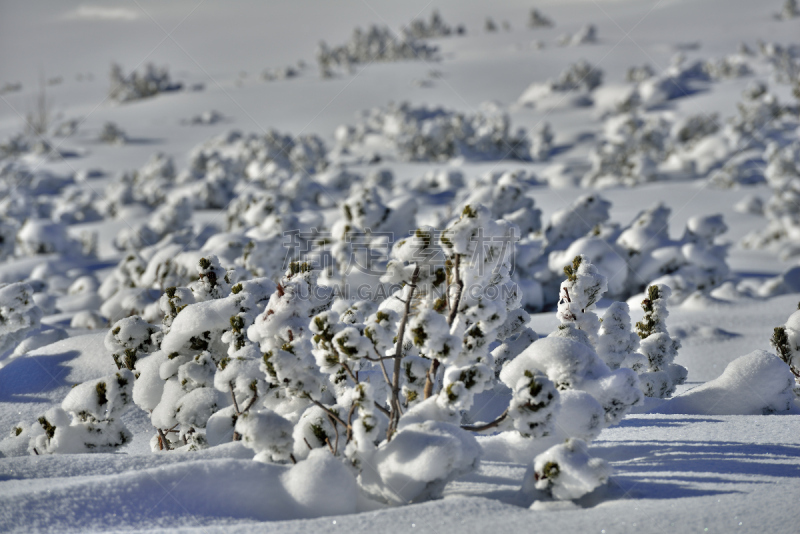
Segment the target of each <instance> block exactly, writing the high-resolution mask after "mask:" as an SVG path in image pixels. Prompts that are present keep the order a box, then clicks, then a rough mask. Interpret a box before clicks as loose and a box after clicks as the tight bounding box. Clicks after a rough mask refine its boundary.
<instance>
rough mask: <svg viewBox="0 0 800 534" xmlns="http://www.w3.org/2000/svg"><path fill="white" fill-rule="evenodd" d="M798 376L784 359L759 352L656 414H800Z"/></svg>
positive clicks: (665, 406) (740, 361) (663, 406)
mask: <svg viewBox="0 0 800 534" xmlns="http://www.w3.org/2000/svg"><path fill="white" fill-rule="evenodd" d="M793 385H794V376H793V375H792V372H791V371H790V370H789V366H787V365H786V364H785V363H784V362H783V361H781V359H780V358H778V357H777V356H775V355H774V354H771V353H769V352H767V351H764V350H756V351H753V352H751V353H750V354H747V355H745V356H740V357H739V358H737V359H735V360H734V361H732V362H731V363H730V364H728V366H727V367H726V368H725V371H724V372H723V373H722V375H720V377H719V378H716V379H715V380H711V381H710V382H706V383H705V384H703V385H702V386H700V387H697V388H695V389H693V390H691V391H689V392H688V393H685V394H684V395H681V396H680V397H676V398H674V399H672V400H670V401H668V402H666V403H664V404H662V405H661V406H659V407H658V408H657V409H656V410H653V412H652V413H663V414H704V415H759V414H765V415H766V414H774V413H781V412H784V413H800V409H798V407H797V406H796V405H795V403H794V394H793V393H792V386H793Z"/></svg>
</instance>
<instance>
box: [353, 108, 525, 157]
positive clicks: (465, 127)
mask: <svg viewBox="0 0 800 534" xmlns="http://www.w3.org/2000/svg"><path fill="white" fill-rule="evenodd" d="M510 129H511V120H510V118H509V116H508V114H506V113H503V112H501V111H500V110H499V109H498V108H497V106H495V105H483V106H482V109H481V111H479V112H478V113H474V114H467V113H460V112H456V111H448V110H445V109H442V108H432V109H431V108H427V107H412V106H411V104H409V103H407V102H404V103H401V104H399V105H394V104H391V105H389V106H388V107H386V108H384V109H378V108H376V109H372V110H370V111H369V112H368V113H367V114H366V116H365V117H364V118H363V120H362V121H361V122H360V123H359V124H358V125H357V126H356V127H355V128H354V129H353V130H352V135H348V136H344V137H340V139H339V142H340V143H344V145H343V146H345V147H346V148H347V149H348V150H349V151H354V150H355V151H359V150H360V149H362V145H364V144H365V141H367V140H369V139H370V138H372V139H373V140H374V139H375V138H377V139H378V140H380V141H383V142H384V143H388V144H389V145H390V146H391V147H392V148H393V149H394V151H396V153H397V155H398V156H399V157H400V158H402V159H404V160H408V161H446V160H449V159H452V158H455V157H459V156H461V157H465V158H468V159H479V160H487V159H489V160H493V159H520V160H529V159H531V148H530V140H529V139H528V138H527V136H526V134H525V132H524V131H523V130H519V131H518V132H516V133H511V131H510Z"/></svg>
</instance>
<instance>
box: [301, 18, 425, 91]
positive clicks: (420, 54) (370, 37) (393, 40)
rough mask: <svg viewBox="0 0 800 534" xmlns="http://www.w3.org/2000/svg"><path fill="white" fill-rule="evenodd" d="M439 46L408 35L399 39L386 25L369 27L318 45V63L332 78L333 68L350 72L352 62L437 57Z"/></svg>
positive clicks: (324, 73)
mask: <svg viewBox="0 0 800 534" xmlns="http://www.w3.org/2000/svg"><path fill="white" fill-rule="evenodd" d="M436 51H437V49H436V47H433V46H430V45H428V44H426V43H425V42H423V41H417V40H415V39H413V38H409V37H408V36H405V38H403V39H400V38H398V37H397V36H396V35H395V34H394V32H392V31H391V30H390V29H389V28H387V27H379V26H375V25H373V26H370V27H369V28H368V29H367V30H366V31H365V30H362V29H361V28H356V29H354V30H353V34H352V36H351V37H350V40H349V41H348V42H347V43H345V44H343V45H339V46H334V47H332V48H331V47H329V46H328V45H327V44H326V43H325V42H324V41H321V42H320V43H319V45H318V46H317V53H316V57H317V64H318V66H319V71H320V75H321V76H322V77H323V78H327V77H330V76H331V75H332V74H333V69H334V68H337V69H343V70H345V71H349V70H350V69H351V67H352V65H355V64H358V63H371V62H380V61H405V60H422V61H427V60H431V59H434V58H435V57H436Z"/></svg>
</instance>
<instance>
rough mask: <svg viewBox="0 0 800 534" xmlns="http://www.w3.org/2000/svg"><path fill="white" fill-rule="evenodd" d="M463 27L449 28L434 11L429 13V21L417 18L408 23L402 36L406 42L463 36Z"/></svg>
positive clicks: (437, 12) (436, 11)
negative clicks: (453, 35)
mask: <svg viewBox="0 0 800 534" xmlns="http://www.w3.org/2000/svg"><path fill="white" fill-rule="evenodd" d="M464 32H465V31H464V27H463V26H458V27H457V28H455V29H453V28H451V27H450V26H449V25H448V24H447V23H446V22H445V21H444V20H443V19H442V16H441V15H440V14H439V11H438V10H436V9H434V10H433V11H432V12H431V16H430V20H429V21H427V22H426V21H425V19H422V18H418V19H414V20H412V21H411V22H409V23H408V26H406V27H404V28H403V35H404V36H405V38H406V40H412V39H435V38H437V37H448V36H450V35H452V34H456V35H462V34H464Z"/></svg>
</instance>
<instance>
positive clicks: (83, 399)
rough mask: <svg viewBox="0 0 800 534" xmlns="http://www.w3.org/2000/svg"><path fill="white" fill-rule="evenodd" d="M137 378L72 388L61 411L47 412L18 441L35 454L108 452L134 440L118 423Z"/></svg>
mask: <svg viewBox="0 0 800 534" xmlns="http://www.w3.org/2000/svg"><path fill="white" fill-rule="evenodd" d="M133 380H134V376H133V373H131V372H130V371H128V370H122V371H119V372H118V373H116V374H114V375H110V376H107V377H103V378H100V379H96V380H90V381H88V382H84V383H82V384H79V385H77V386H75V387H74V388H72V390H71V391H70V392H69V393H68V394H67V396H66V398H65V399H64V400H63V401H62V403H61V406H60V407H54V408H51V409H49V410H48V411H47V412H45V413H44V414H43V415H42V416H40V417H39V418H38V420H37V423H34V424H32V425H30V426H23V425H20V426H19V427H18V428H21V429H22V431H21V432H20V433H19V434H18V435H17V437H16V438H12V439H15V440H18V441H20V440H26V441H27V442H28V451H30V452H31V453H33V454H37V455H38V454H54V453H60V454H75V453H80V452H106V451H108V450H112V449H115V448H117V447H119V446H121V445H124V444H125V443H127V442H129V441H130V440H131V437H132V435H131V433H130V431H129V430H128V429H127V428H126V427H125V425H124V424H122V422H121V421H120V420H119V416H120V415H122V412H123V411H124V410H125V408H126V406H127V405H128V404H129V403H130V400H131V388H132V387H133Z"/></svg>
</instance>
